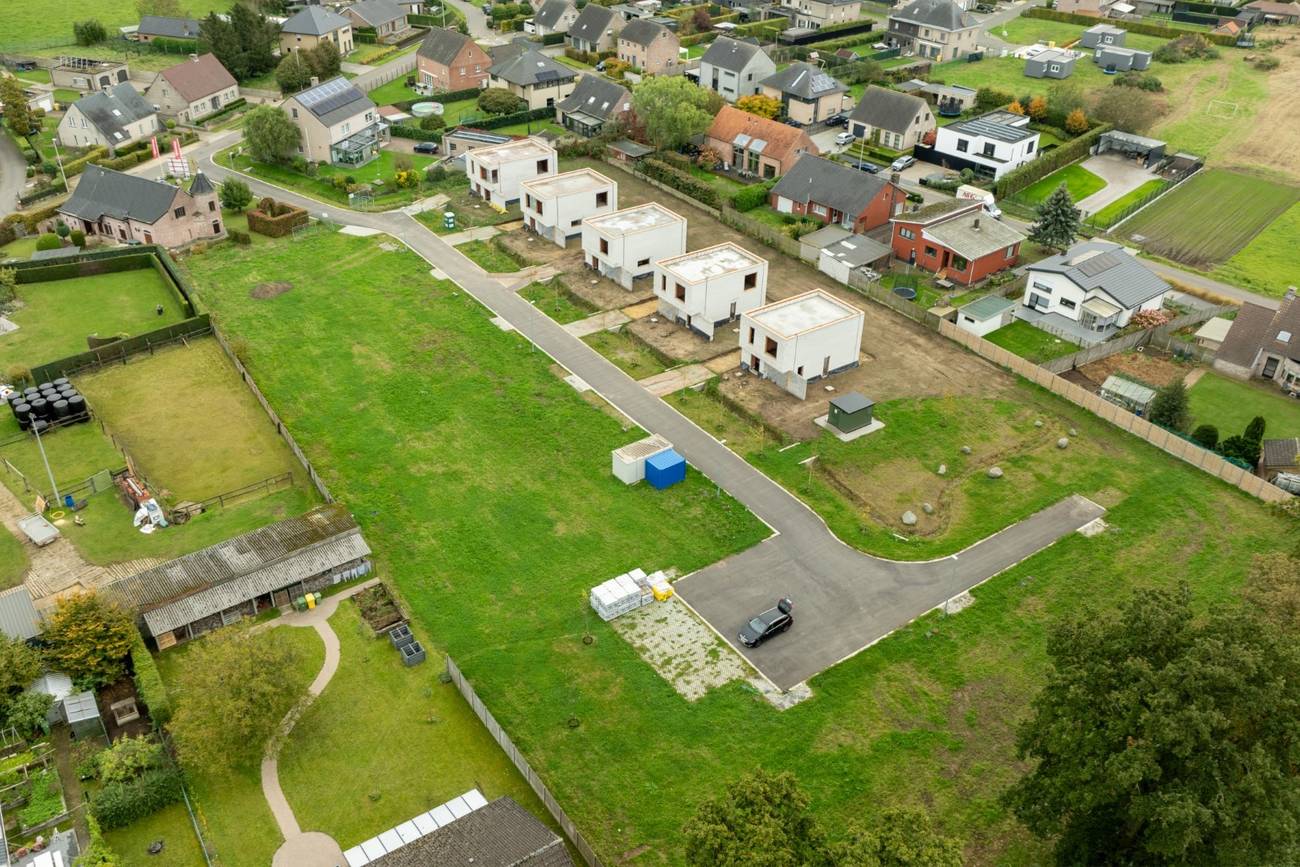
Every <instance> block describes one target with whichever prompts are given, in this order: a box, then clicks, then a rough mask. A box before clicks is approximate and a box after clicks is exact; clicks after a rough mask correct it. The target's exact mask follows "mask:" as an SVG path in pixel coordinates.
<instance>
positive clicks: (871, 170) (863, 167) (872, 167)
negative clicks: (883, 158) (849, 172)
mask: <svg viewBox="0 0 1300 867" xmlns="http://www.w3.org/2000/svg"><path fill="white" fill-rule="evenodd" d="M849 165H850V166H851V167H853V168H855V169H857V170H858V171H860V172H867V173H868V174H872V175H874V174H875V173H876V172H878V171H880V170H881V169H883V168H884V166H878V165H876V164H875V163H869V162H867V161H866V160H855V161H853V162H850V163H849Z"/></svg>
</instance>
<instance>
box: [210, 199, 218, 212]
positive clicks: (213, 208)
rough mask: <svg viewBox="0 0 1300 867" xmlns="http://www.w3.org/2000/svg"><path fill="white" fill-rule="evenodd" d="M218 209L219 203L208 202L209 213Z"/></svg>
mask: <svg viewBox="0 0 1300 867" xmlns="http://www.w3.org/2000/svg"><path fill="white" fill-rule="evenodd" d="M216 209H217V203H216V202H213V201H209V202H208V210H209V211H215V210H216Z"/></svg>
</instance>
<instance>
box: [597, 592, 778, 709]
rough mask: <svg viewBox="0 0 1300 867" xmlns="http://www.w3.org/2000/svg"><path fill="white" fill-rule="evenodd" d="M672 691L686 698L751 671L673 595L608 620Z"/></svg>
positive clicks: (749, 673) (690, 698) (702, 693)
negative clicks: (671, 687)
mask: <svg viewBox="0 0 1300 867" xmlns="http://www.w3.org/2000/svg"><path fill="white" fill-rule="evenodd" d="M610 623H611V625H613V627H614V630H615V631H616V632H618V634H619V635H621V636H623V638H625V639H626V640H627V642H628V643H629V644H631V645H632V646H633V647H635V648H636V650H637V652H638V653H640V654H641V657H642V658H643V659H644V660H645V661H646V662H648V663H650V665H651V666H653V667H654V670H655V671H657V672H659V674H660V676H661V677H663V679H664V680H666V681H668V682H669V683H671V684H672V685H673V689H675V690H677V691H678V692H679V693H681V694H682V696H683V697H685V698H686V699H688V700H690V701H695V700H696V699H698V698H701V697H702V696H703V695H704V694H705V693H707V692H708V691H709V690H711V689H713V688H714V687H716V686H722V685H723V684H724V683H729V682H731V681H733V680H738V679H745V678H749V677H750V676H752V675H753V670H752V669H751V668H750V667H749V665H748V664H746V662H745V660H743V659H741V658H740V657H739V656H738V655H736V653H735V651H733V650H732V649H731V648H730V647H728V646H727V645H726V644H724V643H723V642H722V641H721V640H720V639H719V638H718V636H717V635H716V634H715V633H714V632H713V630H711V629H709V627H708V626H706V625H705V624H704V621H702V620H700V619H699V618H698V617H696V616H695V614H694V612H692V611H691V610H690V608H688V607H687V606H686V605H684V604H683V603H682V601H681V600H680V599H678V598H677V597H676V596H674V597H671V598H670V599H668V601H666V602H655V603H652V604H650V605H646V606H644V607H641V608H638V609H636V610H635V611H632V612H629V613H627V614H624V615H623V616H622V617H617V618H615V619H614V620H612V621H610Z"/></svg>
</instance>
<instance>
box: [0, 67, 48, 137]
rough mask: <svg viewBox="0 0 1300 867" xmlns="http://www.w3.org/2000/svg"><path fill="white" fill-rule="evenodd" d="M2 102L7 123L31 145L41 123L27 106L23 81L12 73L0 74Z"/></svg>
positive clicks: (0, 101)
mask: <svg viewBox="0 0 1300 867" xmlns="http://www.w3.org/2000/svg"><path fill="white" fill-rule="evenodd" d="M0 103H3V104H4V117H5V123H7V124H8V125H9V128H10V129H11V130H13V132H14V135H16V136H19V137H20V138H24V139H26V140H27V144H28V145H29V146H30V145H31V143H32V141H31V139H32V136H33V135H35V134H36V133H37V131H39V129H40V125H39V124H38V123H37V121H36V119H35V118H34V117H33V115H32V110H31V109H30V108H28V107H27V97H26V96H24V95H23V85H22V82H21V81H19V80H18V79H17V78H14V77H13V76H11V75H5V76H0Z"/></svg>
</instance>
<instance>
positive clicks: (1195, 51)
mask: <svg viewBox="0 0 1300 867" xmlns="http://www.w3.org/2000/svg"><path fill="white" fill-rule="evenodd" d="M1218 56H1219V49H1217V48H1215V47H1214V46H1213V45H1211V44H1210V41H1209V40H1208V39H1206V38H1205V37H1204V36H1202V35H1201V34H1199V33H1187V34H1184V35H1182V36H1179V37H1178V38H1177V39H1175V40H1173V41H1172V42H1166V43H1165V44H1164V45H1161V46H1160V47H1159V48H1157V49H1156V50H1155V53H1154V54H1152V55H1151V59H1152V60H1158V61H1160V62H1161V63H1185V62H1186V61H1188V60H1212V59H1214V58H1216V57H1218Z"/></svg>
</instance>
